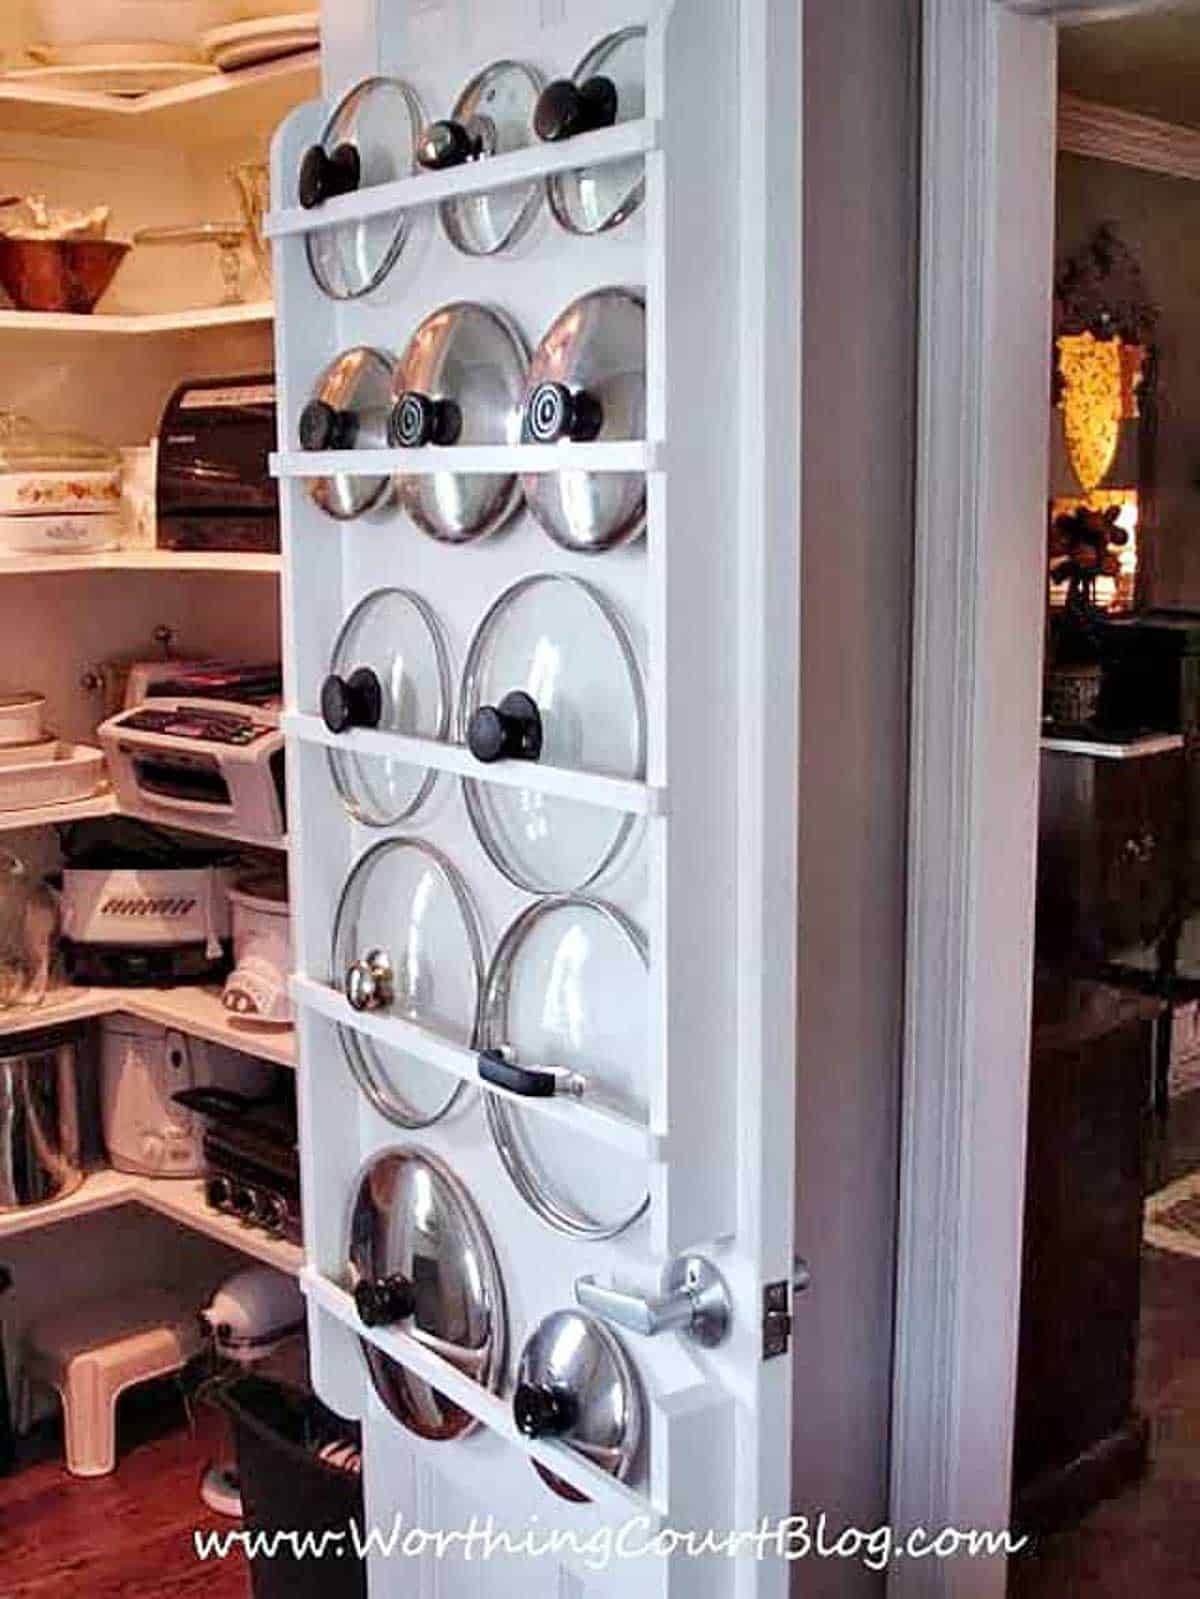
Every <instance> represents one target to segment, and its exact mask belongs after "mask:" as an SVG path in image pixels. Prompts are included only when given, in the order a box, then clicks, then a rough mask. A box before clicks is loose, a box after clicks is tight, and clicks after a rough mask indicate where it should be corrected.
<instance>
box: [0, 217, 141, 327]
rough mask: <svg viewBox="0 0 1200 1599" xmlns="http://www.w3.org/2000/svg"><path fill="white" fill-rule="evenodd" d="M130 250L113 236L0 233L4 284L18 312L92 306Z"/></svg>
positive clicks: (0, 272) (0, 267)
mask: <svg viewBox="0 0 1200 1599" xmlns="http://www.w3.org/2000/svg"><path fill="white" fill-rule="evenodd" d="M129 250H130V246H129V245H128V244H120V243H118V242H117V241H116V240H114V239H9V238H4V237H2V236H0V285H3V287H4V290H5V292H6V293H7V295H8V297H9V299H10V300H11V301H12V302H13V304H14V305H15V306H16V307H17V309H18V310H20V311H76V312H86V311H90V310H92V308H93V307H94V306H95V304H96V301H97V300H98V299H99V298H100V296H101V295H102V294H103V293H104V291H105V289H107V288H108V286H109V284H110V283H111V282H112V280H113V277H114V276H115V275H116V270H117V268H118V267H119V266H120V264H121V262H122V261H123V260H124V259H125V257H126V256H127V255H128V254H129Z"/></svg>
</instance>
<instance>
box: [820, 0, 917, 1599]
mask: <svg viewBox="0 0 1200 1599" xmlns="http://www.w3.org/2000/svg"><path fill="white" fill-rule="evenodd" d="M919 11H920V8H919V5H918V4H916V0H842V3H840V4H839V5H837V6H829V5H807V6H806V7H805V61H804V72H805V80H806V89H805V114H804V167H805V245H804V328H805V335H804V542H803V572H802V581H803V593H804V603H803V606H802V640H803V646H802V676H801V686H802V708H801V726H802V772H801V815H800V914H801V943H800V964H801V970H800V1004H801V1018H800V1083H799V1128H798V1158H799V1183H798V1197H797V1206H798V1209H797V1225H796V1237H797V1248H798V1249H799V1251H800V1252H801V1253H802V1254H804V1255H805V1256H806V1257H807V1259H808V1261H809V1264H810V1266H811V1268H812V1286H811V1287H810V1288H809V1290H808V1292H807V1293H806V1294H804V1295H802V1296H801V1297H800V1298H799V1299H798V1301H797V1308H796V1329H795V1347H796V1359H797V1380H796V1398H797V1408H796V1416H795V1476H796V1489H795V1504H796V1507H797V1509H798V1510H799V1511H800V1512H802V1513H806V1514H809V1515H816V1514H817V1513H818V1512H819V1511H821V1510H824V1511H826V1512H827V1513H828V1515H829V1517H830V1520H831V1523H836V1524H847V1523H848V1524H852V1525H856V1526H860V1527H871V1526H874V1525H877V1524H879V1523H881V1522H883V1521H885V1520H886V1519H887V1471H888V1423H889V1413H890V1373H891V1343H892V1299H893V1269H894V1248H893V1245H894V1236H895V1225H896V1188H897V1146H898V1114H899V1112H898V1084H899V1076H900V1025H901V985H902V974H903V957H904V883H905V823H904V818H905V808H906V797H907V783H908V779H907V746H908V680H907V663H908V654H909V625H908V622H909V613H910V585H911V553H912V532H913V525H912V495H913V488H912V474H913V414H914V356H915V299H916V286H915V251H916V244H915V230H916V217H917V210H916V173H917V159H916V137H917V132H916V130H917V119H918V109H919V108H918V101H917V97H916V71H915V66H914V62H915V52H916V48H917V28H918V21H917V19H918V16H919ZM808 1349H816V1350H819V1351H820V1367H821V1371H822V1374H823V1381H822V1383H821V1385H820V1388H819V1389H818V1387H817V1385H816V1384H815V1383H814V1382H813V1380H812V1378H811V1377H808V1378H807V1379H806V1375H805V1351H806V1350H808ZM795 1587H796V1589H797V1591H799V1592H802V1593H803V1594H804V1596H805V1599H826V1596H833V1595H838V1596H847V1595H859V1594H873V1593H878V1592H881V1591H882V1578H880V1577H877V1576H874V1575H872V1574H871V1573H869V1572H867V1571H865V1570H864V1569H863V1568H862V1567H861V1566H859V1565H857V1564H856V1563H854V1562H851V1561H845V1560H825V1561H821V1562H808V1563H805V1564H804V1566H803V1567H802V1568H800V1567H798V1568H796V1579H795Z"/></svg>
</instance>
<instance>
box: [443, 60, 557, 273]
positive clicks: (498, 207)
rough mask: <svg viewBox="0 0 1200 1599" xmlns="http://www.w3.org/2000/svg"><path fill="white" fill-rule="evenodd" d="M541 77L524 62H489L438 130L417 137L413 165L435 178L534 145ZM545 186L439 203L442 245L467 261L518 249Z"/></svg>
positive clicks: (525, 186) (518, 186) (522, 186)
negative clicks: (451, 169)
mask: <svg viewBox="0 0 1200 1599" xmlns="http://www.w3.org/2000/svg"><path fill="white" fill-rule="evenodd" d="M541 89H542V79H541V75H540V74H539V73H537V72H535V71H534V69H533V68H532V67H529V66H526V65H525V64H524V62H521V61H493V62H492V64H491V65H490V66H487V67H484V69H483V71H482V72H480V73H478V74H477V75H476V76H475V77H473V78H472V79H471V81H470V83H468V84H467V86H466V88H465V89H464V90H463V91H462V93H461V94H460V95H459V97H458V99H457V100H456V101H455V102H454V109H453V111H451V113H450V115H449V117H448V118H446V120H445V121H443V122H433V123H431V124H430V125H429V127H427V128H426V129H425V131H424V132H423V133H422V135H421V140H420V144H419V145H418V147H417V160H418V161H419V162H420V163H421V165H422V166H423V167H425V168H426V169H427V170H428V171H433V172H440V171H444V170H445V169H446V168H447V167H455V166H461V165H463V164H464V163H465V162H467V161H479V160H486V159H487V158H488V157H489V156H494V155H508V154H510V153H511V152H512V151H514V150H523V149H524V148H525V147H526V146H527V145H529V144H531V143H532V142H533V113H534V108H535V107H536V105H537V99H538V95H539V94H540V93H541ZM541 199H542V186H541V184H540V183H539V182H537V180H536V179H535V180H533V181H531V182H529V183H514V184H511V185H509V186H508V187H507V188H504V189H495V190H492V191H491V192H489V193H487V194H472V195H464V196H462V197H460V198H457V199H453V200H443V201H442V203H441V205H440V206H439V207H438V212H439V215H440V216H441V219H442V226H443V227H444V228H445V230H446V237H447V238H448V239H449V240H450V242H451V244H453V245H454V246H455V248H456V249H458V250H461V251H462V252H463V254H464V255H495V254H497V253H498V252H499V251H500V250H504V249H507V248H508V247H509V246H511V245H513V244H516V243H517V241H518V240H519V239H520V238H521V236H522V235H523V234H524V233H525V231H526V229H527V228H528V227H529V225H530V223H531V222H532V221H533V218H534V217H535V216H536V215H537V209H538V206H539V205H540V204H541Z"/></svg>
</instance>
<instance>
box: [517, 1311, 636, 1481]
mask: <svg viewBox="0 0 1200 1599" xmlns="http://www.w3.org/2000/svg"><path fill="white" fill-rule="evenodd" d="M643 1408H644V1407H643V1401H642V1394H641V1389H640V1388H639V1386H638V1380H637V1376H636V1374H635V1372H634V1369H633V1365H632V1362H631V1361H630V1359H629V1356H628V1355H627V1354H626V1353H625V1350H624V1349H623V1348H622V1346H621V1344H620V1342H619V1341H618V1339H617V1337H616V1334H615V1333H613V1332H611V1331H610V1329H609V1328H608V1327H606V1326H605V1325H604V1323H603V1322H602V1321H598V1320H597V1319H596V1318H595V1317H594V1316H588V1315H585V1314H584V1313H583V1311H580V1310H556V1311H554V1312H553V1313H552V1314H551V1315H549V1316H547V1317H546V1318H545V1320H544V1321H542V1322H540V1323H539V1324H538V1326H537V1327H535V1328H534V1330H533V1332H531V1333H530V1335H529V1337H528V1338H527V1339H526V1341H525V1347H524V1349H523V1350H522V1351H521V1359H520V1363H519V1365H518V1367H517V1386H516V1389H515V1391H514V1393H513V1419H514V1421H515V1422H516V1424H517V1428H518V1430H519V1431H520V1432H522V1433H524V1435H525V1437H526V1438H557V1439H559V1440H560V1441H561V1442H562V1443H564V1444H567V1445H569V1446H570V1447H571V1448H572V1449H574V1450H577V1451H578V1453H579V1454H581V1455H583V1456H584V1457H585V1459H587V1460H589V1461H590V1462H591V1464H592V1465H593V1466H597V1467H598V1468H599V1469H600V1470H601V1471H606V1472H608V1474H609V1475H610V1476H612V1477H616V1478H618V1479H619V1480H621V1481H624V1480H625V1479H626V1478H627V1477H628V1476H629V1475H630V1473H631V1472H632V1470H633V1467H634V1463H635V1461H636V1460H637V1453H638V1447H639V1445H640V1443H641V1439H642V1430H643V1421H642V1413H643ZM533 1466H534V1470H535V1471H536V1472H537V1474H538V1476H539V1477H541V1479H542V1481H543V1482H545V1483H546V1484H547V1486H548V1487H550V1488H552V1489H553V1490H554V1492H555V1493H556V1494H558V1495H559V1496H560V1497H561V1498H563V1499H570V1500H571V1501H573V1502H574V1503H576V1504H580V1503H585V1504H586V1503H587V1495H586V1494H583V1493H580V1492H579V1490H578V1489H577V1488H572V1487H571V1486H570V1484H569V1483H566V1482H564V1481H563V1480H562V1478H561V1477H557V1476H555V1475H554V1473H553V1472H551V1471H548V1470H547V1469H546V1467H545V1466H543V1465H541V1464H540V1463H539V1462H538V1461H536V1460H535V1461H534V1462H533Z"/></svg>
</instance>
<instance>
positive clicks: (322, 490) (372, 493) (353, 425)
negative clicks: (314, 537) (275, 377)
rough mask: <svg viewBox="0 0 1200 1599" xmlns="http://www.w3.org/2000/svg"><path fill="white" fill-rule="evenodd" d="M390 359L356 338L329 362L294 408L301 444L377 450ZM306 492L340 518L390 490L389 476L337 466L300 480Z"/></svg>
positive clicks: (383, 439) (382, 439)
mask: <svg viewBox="0 0 1200 1599" xmlns="http://www.w3.org/2000/svg"><path fill="white" fill-rule="evenodd" d="M391 393H392V363H391V362H390V361H389V360H388V358H387V356H386V355H384V354H383V352H382V351H380V350H374V349H372V348H371V347H370V346H369V345H366V344H359V345H356V346H355V347H354V348H353V349H352V350H346V351H344V353H343V354H341V355H339V356H338V358H337V359H336V360H335V361H333V362H331V363H330V365H329V366H327V367H326V368H325V370H324V372H322V374H321V376H320V378H319V379H318V380H317V384H316V387H315V389H314V390H313V394H312V398H311V399H310V400H309V402H308V404H307V405H306V406H305V407H304V409H303V411H301V413H300V422H299V428H298V433H299V439H300V448H301V449H302V450H383V449H386V448H387V442H388V438H387V428H388V415H389V412H390V410H391ZM306 482H307V488H308V492H309V495H310V497H311V498H312V499H313V501H314V502H315V503H316V504H317V505H319V506H320V507H321V509H322V510H323V511H324V512H325V513H326V514H327V515H328V516H334V517H337V519H338V520H339V521H340V522H348V521H349V520H350V519H351V518H352V517H355V516H361V515H362V514H363V513H364V512H365V511H370V510H372V509H374V507H375V506H377V505H380V504H381V503H382V502H383V501H384V500H385V499H387V498H388V496H389V495H390V494H391V492H392V480H391V478H390V477H386V476H384V477H360V476H359V475H358V474H357V473H349V472H339V473H337V474H336V476H334V477H314V478H308V479H307V480H306Z"/></svg>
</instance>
